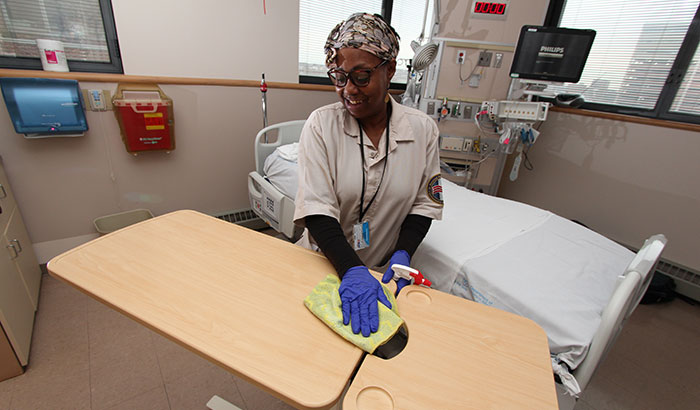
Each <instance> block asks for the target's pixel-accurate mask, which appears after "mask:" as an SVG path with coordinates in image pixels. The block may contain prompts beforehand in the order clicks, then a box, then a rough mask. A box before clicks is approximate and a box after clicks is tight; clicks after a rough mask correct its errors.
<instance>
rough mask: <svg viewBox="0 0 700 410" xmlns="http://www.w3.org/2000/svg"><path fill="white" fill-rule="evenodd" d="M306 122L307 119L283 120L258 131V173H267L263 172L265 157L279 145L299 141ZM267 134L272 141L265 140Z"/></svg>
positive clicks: (256, 159)
mask: <svg viewBox="0 0 700 410" xmlns="http://www.w3.org/2000/svg"><path fill="white" fill-rule="evenodd" d="M305 122H306V120H294V121H287V122H281V123H279V124H274V125H270V126H269V127H265V128H263V129H261V130H260V132H258V135H256V136H255V170H256V171H257V172H258V174H260V175H265V174H264V172H263V166H264V165H265V158H267V156H268V155H270V154H272V153H273V152H274V151H275V149H277V147H279V146H281V145H286V144H291V143H293V142H297V141H299V137H300V136H301V129H302V128H304V123H305ZM275 134H276V138H275ZM265 136H267V138H268V141H272V142H265ZM273 140H274V141H273Z"/></svg>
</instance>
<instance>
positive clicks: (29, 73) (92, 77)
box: [0, 69, 335, 91]
mask: <svg viewBox="0 0 700 410" xmlns="http://www.w3.org/2000/svg"><path fill="white" fill-rule="evenodd" d="M0 77H33V78H65V79H71V80H78V81H86V82H95V83H128V84H179V85H214V86H221V87H255V88H258V87H260V81H253V80H229V79H222V78H193V77H164V76H149V75H124V74H103V73H78V72H69V73H59V72H53V71H39V70H14V69H0ZM267 88H285V89H292V90H308V91H335V87H332V86H330V85H320V84H295V83H281V82H273V81H270V82H268V83H267Z"/></svg>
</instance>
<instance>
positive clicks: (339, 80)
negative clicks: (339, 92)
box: [328, 60, 388, 87]
mask: <svg viewBox="0 0 700 410" xmlns="http://www.w3.org/2000/svg"><path fill="white" fill-rule="evenodd" d="M387 61H388V60H384V61H382V62H381V63H379V64H377V65H376V66H374V68H369V69H368V68H358V69H355V70H352V71H350V72H349V73H346V72H345V71H343V70H341V69H339V68H333V69H330V70H328V78H330V79H331V82H332V83H333V84H335V86H336V87H345V86H346V85H347V84H348V78H349V79H350V81H352V83H353V84H355V85H356V86H358V87H366V86H367V85H368V84H369V81H370V79H371V78H372V73H373V72H374V70H376V69H377V68H379V67H381V66H383V65H384V64H386V63H387Z"/></svg>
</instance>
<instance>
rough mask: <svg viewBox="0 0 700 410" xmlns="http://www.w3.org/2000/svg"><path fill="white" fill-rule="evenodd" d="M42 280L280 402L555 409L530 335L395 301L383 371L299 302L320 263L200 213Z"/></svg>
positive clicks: (476, 315) (166, 221)
mask: <svg viewBox="0 0 700 410" xmlns="http://www.w3.org/2000/svg"><path fill="white" fill-rule="evenodd" d="M48 270H49V272H50V274H51V275H53V276H55V277H57V278H59V279H61V280H62V281H64V282H66V283H68V284H70V285H72V286H74V287H76V288H77V289H79V290H81V291H83V292H84V293H86V294H88V295H89V296H91V297H93V298H95V299H97V300H100V301H101V302H103V303H105V304H106V305H108V306H110V307H112V308H113V309H115V310H117V311H119V312H121V313H123V314H125V315H127V316H129V317H131V318H132V319H134V320H136V321H138V322H140V323H142V324H144V325H145V326H147V327H149V328H151V329H153V330H155V331H156V332H158V333H160V334H162V335H163V336H165V337H167V338H169V339H171V340H173V341H175V342H177V343H179V344H180V345H182V346H184V347H185V348H187V349H189V350H191V351H192V352H194V353H196V354H198V355H200V356H202V357H203V358H205V359H207V360H209V361H211V362H213V363H215V364H217V365H219V366H221V367H223V368H225V369H227V370H228V371H230V372H232V373H234V374H236V375H237V376H240V377H242V378H244V379H246V380H248V381H250V382H251V383H253V384H255V385H257V386H259V387H260V388H262V389H264V390H266V391H268V392H270V393H271V394H273V395H275V396H277V397H279V398H280V399H282V400H284V401H286V402H287V403H289V404H291V405H293V406H295V407H297V408H302V409H315V408H329V407H332V406H334V405H337V404H339V400H340V399H341V396H342V395H343V392H344V390H345V388H346V386H347V384H348V382H349V381H350V378H351V377H352V375H353V373H354V372H355V370H356V369H357V368H358V366H359V370H358V371H357V374H356V376H355V378H354V380H353V381H352V383H351V385H350V387H349V389H348V390H347V393H346V395H345V398H344V400H343V403H342V404H343V408H346V409H355V408H357V409H383V408H388V409H392V408H397V409H398V408H401V409H404V408H406V409H408V408H416V409H419V408H420V409H425V408H450V409H454V408H475V409H483V408H514V407H518V408H532V409H546V408H550V409H556V408H557V400H556V394H555V388H554V381H553V376H552V369H551V363H550V360H549V351H548V346H547V338H546V335H545V334H544V332H543V331H542V329H541V328H540V327H539V326H537V325H536V324H535V323H534V322H532V321H530V320H528V319H524V318H521V317H518V316H516V315H512V314H510V313H506V312H502V311H499V310H496V309H493V308H489V307H486V306H482V305H479V304H476V303H473V302H469V301H466V300H464V299H460V298H457V297H454V296H451V295H447V294H444V293H441V292H438V291H434V290H431V289H425V288H418V287H414V286H411V287H407V288H405V289H404V290H403V291H402V293H401V295H400V296H399V298H398V301H397V303H398V309H399V313H400V314H401V316H402V317H403V318H404V320H405V321H406V327H407V329H408V334H409V338H408V344H407V345H406V348H405V349H404V350H403V351H402V352H401V353H400V354H399V355H398V356H396V357H394V358H392V359H389V360H383V359H380V358H378V357H375V356H371V355H368V356H367V357H365V358H364V361H363V360H362V359H363V357H364V353H363V352H362V351H361V350H360V349H358V348H357V347H355V346H354V345H352V344H350V343H348V342H346V341H345V340H344V339H342V338H341V337H340V336H338V335H337V334H335V333H334V332H333V331H332V330H330V329H329V328H328V327H327V326H326V325H325V324H323V323H322V322H321V321H320V320H318V319H317V318H316V317H315V316H313V315H312V314H311V312H309V311H308V310H307V309H306V307H305V306H304V304H303V299H304V298H305V297H306V296H307V295H308V294H309V293H310V292H311V290H312V289H313V288H314V286H316V284H317V283H318V282H319V281H321V280H322V279H323V278H324V277H325V276H326V275H328V274H332V273H333V272H334V270H333V267H332V266H331V265H330V263H329V262H328V261H327V260H326V258H325V257H324V256H323V255H321V254H318V253H314V252H311V251H308V250H306V249H303V248H301V247H298V246H296V245H293V244H291V243H288V242H285V241H282V240H279V239H277V238H274V237H271V236H268V235H264V234H261V233H259V232H255V231H253V230H249V229H246V228H243V227H240V226H237V225H234V224H231V223H228V222H225V221H221V220H218V219H216V218H213V217H210V216H207V215H204V214H201V213H198V212H195V211H176V212H172V213H169V214H166V215H163V216H160V217H156V218H153V219H149V220H147V221H144V222H141V223H138V224H136V225H132V226H129V227H126V228H124V229H121V230H119V231H117V232H113V233H111V234H108V235H105V236H103V237H100V238H97V239H95V240H93V241H91V242H88V243H86V244H84V245H81V246H79V247H77V248H75V249H72V250H70V251H68V252H65V253H63V254H61V255H59V256H57V257H55V258H54V259H52V260H51V261H50V262H49V264H48Z"/></svg>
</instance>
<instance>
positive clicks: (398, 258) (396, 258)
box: [382, 250, 411, 296]
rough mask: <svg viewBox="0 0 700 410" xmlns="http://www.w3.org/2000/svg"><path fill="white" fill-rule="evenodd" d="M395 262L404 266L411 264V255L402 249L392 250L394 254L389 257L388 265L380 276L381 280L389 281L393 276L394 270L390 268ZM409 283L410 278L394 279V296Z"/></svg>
mask: <svg viewBox="0 0 700 410" xmlns="http://www.w3.org/2000/svg"><path fill="white" fill-rule="evenodd" d="M395 263H398V264H399V265H404V266H411V257H410V256H409V255H408V252H406V251H403V250H401V251H396V252H394V254H393V255H391V259H389V266H388V267H387V268H386V272H384V276H382V282H384V283H389V281H390V280H391V279H393V278H394V270H393V269H391V266H392V265H393V264H395ZM410 284H411V281H410V280H408V279H404V278H399V280H397V281H396V293H394V296H399V292H400V291H401V289H403V287H404V286H406V285H410Z"/></svg>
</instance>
